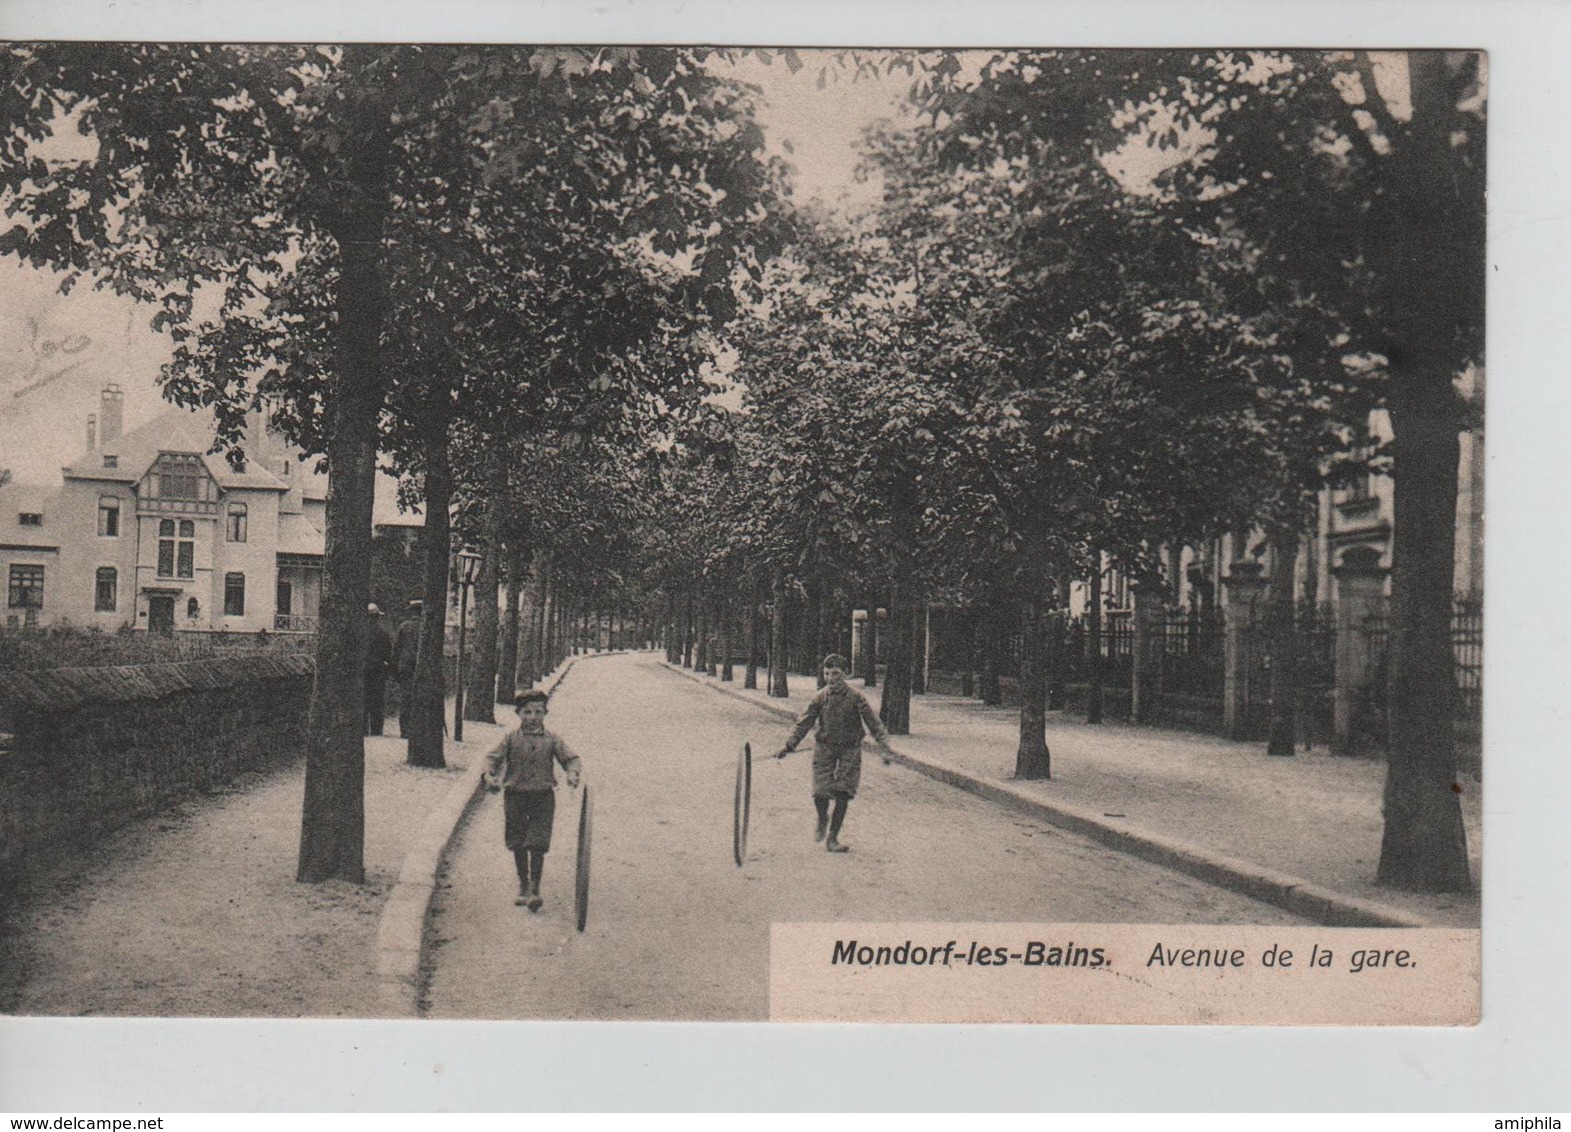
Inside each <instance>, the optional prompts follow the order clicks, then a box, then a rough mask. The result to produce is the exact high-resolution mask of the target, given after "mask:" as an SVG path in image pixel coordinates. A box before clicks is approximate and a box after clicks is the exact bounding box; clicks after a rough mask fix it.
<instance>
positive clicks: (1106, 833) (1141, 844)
mask: <svg viewBox="0 0 1571 1132" xmlns="http://www.w3.org/2000/svg"><path fill="white" fill-rule="evenodd" d="M660 664H661V665H662V666H663V667H665V668H668V669H670V670H671V671H672V672H675V673H677V674H678V675H681V676H685V677H687V678H688V679H689V680H692V681H694V682H695V683H698V684H702V685H704V686H705V687H707V688H711V689H713V690H714V691H716V692H721V693H723V694H725V695H728V696H731V697H733V698H734V699H738V700H741V701H742V702H743V703H746V704H751V705H752V706H753V707H755V708H758V709H759V710H761V711H767V712H769V713H771V714H773V715H777V716H779V717H781V718H782V719H791V720H794V719H796V717H797V714H796V712H794V711H792V710H790V709H789V708H784V707H777V706H775V705H774V704H765V703H759V702H758V701H757V700H756V699H754V698H753V697H752V696H749V695H747V694H746V693H745V692H742V691H739V690H737V689H734V688H727V687H726V686H725V685H723V684H718V683H715V682H713V681H711V680H710V679H709V678H708V677H706V676H701V675H699V674H697V673H693V672H689V671H687V670H686V669H685V668H681V667H679V666H678V665H674V664H671V663H670V662H669V661H664V660H662V661H661V662H660ZM891 750H894V755H895V758H894V761H895V762H897V763H899V764H900V765H902V766H905V767H908V768H910V769H911V770H914V771H916V772H917V773H918V774H923V775H926V776H927V777H928V778H932V779H935V780H937V781H939V782H943V783H946V784H948V785H950V786H955V787H958V788H959V789H961V790H964V791H966V792H967V793H970V794H975V795H976V796H977V797H979V798H985V799H987V800H988V801H990V802H996V803H998V804H999V805H1002V806H1005V807H1007V808H1008V809H1011V810H1013V811H1015V812H1016V813H1019V814H1023V815H1025V816H1026V817H1031V818H1035V819H1037V820H1038V821H1042V822H1046V823H1047V824H1049V825H1053V826H1057V827H1058V828H1059V829H1066V830H1069V831H1070V832H1071V833H1077V834H1079V835H1080V836H1082V837H1088V838H1090V839H1092V840H1093V841H1099V842H1101V843H1102V844H1103V845H1106V846H1108V847H1110V848H1113V849H1117V850H1118V851H1119V852H1121V853H1127V854H1129V855H1130V856H1132V857H1139V858H1141V859H1142V860H1146V861H1151V862H1153V863H1155V864H1158V865H1163V866H1165V867H1167V868H1170V869H1172V870H1174V871H1175V872H1180V873H1185V874H1187V875H1189V876H1192V877H1196V878H1198V879H1199V880H1203V881H1205V882H1207V883H1208V884H1214V885H1217V886H1218V887H1221V888H1227V889H1231V890H1232V891H1234V892H1237V893H1240V894H1241V895H1244V896H1248V897H1251V898H1252V899H1255V900H1259V901H1261V902H1262V903H1265V904H1274V905H1276V906H1277V907H1278V908H1282V909H1285V910H1286V911H1288V912H1291V913H1293V915H1295V916H1302V917H1304V918H1305V919H1306V920H1312V921H1314V922H1315V923H1318V924H1324V925H1326V926H1327V927H1378V928H1422V927H1428V926H1429V922H1428V921H1427V920H1424V919H1422V918H1421V917H1418V916H1414V915H1413V914H1412V913H1410V912H1405V911H1403V910H1402V909H1400V908H1392V907H1389V906H1387V905H1384V904H1378V903H1376V902H1374V901H1371V900H1360V899H1359V898H1357V897H1354V896H1347V895H1344V894H1342V893H1340V892H1336V891H1333V890H1332V889H1329V888H1323V887H1321V886H1320V885H1316V884H1311V883H1310V882H1309V881H1306V880H1303V879H1302V878H1300V877H1295V876H1292V875H1290V874H1288V873H1284V872H1279V871H1277V870H1276V869H1271V868H1267V867H1266V866H1264V865H1257V864H1255V863H1254V862H1252V861H1245V860H1241V859H1240V858H1237V857H1228V856H1226V855H1224V854H1220V853H1215V852H1213V851H1211V850H1210V849H1205V848H1202V847H1200V846H1198V845H1194V844H1191V843H1189V842H1185V841H1179V840H1176V839H1174V838H1170V837H1161V836H1158V835H1156V834H1152V833H1142V832H1140V831H1138V830H1133V829H1129V828H1128V827H1125V826H1117V825H1111V824H1109V823H1108V822H1107V821H1105V820H1103V818H1102V817H1101V816H1100V815H1098V814H1095V813H1092V812H1091V811H1089V810H1084V809H1081V808H1080V807H1078V806H1072V805H1069V804H1068V803H1066V802H1053V801H1048V800H1047V799H1044V798H1039V797H1037V796H1036V795H1034V794H1030V793H1027V792H1026V791H1024V790H1021V789H1019V788H1017V787H1014V786H1010V785H1009V784H1008V783H1006V782H999V781H993V780H989V779H985V778H978V777H977V776H976V775H974V774H971V773H969V772H967V771H963V770H959V769H957V768H955V767H952V766H947V765H945V764H943V763H940V762H935V761H933V760H931V759H925V758H918V757H917V756H915V755H908V754H904V753H902V752H901V751H899V750H896V749H894V748H893V747H891Z"/></svg>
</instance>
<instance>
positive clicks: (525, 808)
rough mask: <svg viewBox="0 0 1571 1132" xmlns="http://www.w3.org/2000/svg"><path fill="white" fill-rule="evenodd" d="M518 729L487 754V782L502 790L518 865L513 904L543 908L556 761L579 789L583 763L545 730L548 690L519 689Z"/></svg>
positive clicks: (506, 828) (571, 784)
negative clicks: (542, 877)
mask: <svg viewBox="0 0 1571 1132" xmlns="http://www.w3.org/2000/svg"><path fill="white" fill-rule="evenodd" d="M513 703H514V704H515V705H516V706H517V708H518V730H517V731H514V732H511V733H510V734H509V735H508V736H507V738H506V739H504V740H502V745H501V746H500V747H498V748H497V749H496V750H495V751H493V752H492V753H491V754H490V755H488V756H487V757H486V773H485V782H486V789H487V790H488V791H489V792H491V793H493V794H494V793H496V792H497V791H498V790H502V791H504V793H503V795H502V813H503V822H504V825H503V836H504V838H505V839H506V841H507V847H508V848H509V849H511V850H512V851H513V862H514V864H515V865H516V866H517V869H518V896H517V897H516V898H514V900H513V903H514V904H527V905H528V906H529V910H530V911H531V912H538V911H540V906H541V905H542V904H543V903H545V902H544V901H543V900H541V898H540V871H541V869H542V868H543V867H544V866H545V855H546V854H547V853H548V852H550V850H551V823H552V821H553V820H554V819H555V817H556V764H557V763H560V764H561V765H562V769H563V770H565V771H566V772H567V785H568V786H569V787H570V788H571V789H574V790H576V789H578V780H579V777H580V776H581V775H582V773H583V763H582V762H581V761H580V760H579V758H578V756H577V755H575V754H573V752H572V751H571V750H569V749H568V746H567V744H566V743H564V742H563V741H562V740H561V738H560V737H558V736H556V735H553V734H551V732H549V731H547V730H546V729H545V713H546V694H545V693H544V692H541V691H538V690H531V691H527V692H520V693H518V696H517V698H516V699H514V701H513Z"/></svg>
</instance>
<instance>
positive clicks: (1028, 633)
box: [1015, 589, 1053, 778]
mask: <svg viewBox="0 0 1571 1132" xmlns="http://www.w3.org/2000/svg"><path fill="white" fill-rule="evenodd" d="M1049 601H1050V597H1049V594H1048V593H1047V592H1045V591H1043V590H1040V589H1033V590H1032V591H1031V592H1030V593H1028V594H1027V595H1026V596H1025V598H1024V599H1023V600H1022V601H1021V603H1020V743H1019V745H1018V746H1017V747H1016V748H1015V777H1016V778H1051V777H1053V773H1052V771H1053V764H1052V757H1051V755H1050V754H1049V752H1048V749H1047V625H1048V618H1049V616H1050V614H1049V613H1048V602H1049Z"/></svg>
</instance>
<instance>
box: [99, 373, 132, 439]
mask: <svg viewBox="0 0 1571 1132" xmlns="http://www.w3.org/2000/svg"><path fill="white" fill-rule="evenodd" d="M124 423H125V394H124V393H122V392H121V391H120V387H119V386H118V385H116V384H115V383H114V382H110V383H109V384H108V385H106V386H104V391H103V393H102V394H100V395H99V399H98V443H99V444H100V445H105V446H107V445H110V444H113V443H114V442H115V441H117V440H119V439H120V428H121V426H122V425H123V424H124Z"/></svg>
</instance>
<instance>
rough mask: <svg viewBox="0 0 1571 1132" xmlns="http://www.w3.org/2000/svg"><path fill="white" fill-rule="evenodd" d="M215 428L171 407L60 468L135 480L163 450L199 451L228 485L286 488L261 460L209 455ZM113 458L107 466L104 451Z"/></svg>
mask: <svg viewBox="0 0 1571 1132" xmlns="http://www.w3.org/2000/svg"><path fill="white" fill-rule="evenodd" d="M215 431H216V429H215V427H214V426H213V424H212V423H211V422H208V421H205V420H203V419H202V418H201V417H199V416H197V414H195V413H192V412H188V411H187V410H185V409H167V410H165V411H164V412H162V413H159V414H158V415H157V416H156V417H154V418H153V419H152V420H150V421H148V422H147V423H146V424H144V425H141V426H140V427H138V428H134V429H132V430H131V431H130V432H128V433H126V434H125V435H124V436H121V437H118V438H117V439H115V440H111V441H108V442H106V443H104V444H103V445H101V446H100V447H99V448H97V449H93V450H89V451H87V452H83V453H82V454H81V455H80V456H78V457H77V458H76V459H75V460H72V461H71V463H69V464H67V465H66V466H65V467H64V468H63V469H62V471H63V472H64V473H65V476H66V478H67V479H80V480H106V481H109V482H113V483H135V482H136V481H137V480H140V479H141V478H142V476H143V475H145V474H146V473H147V469H148V468H149V467H151V466H152V464H153V461H154V460H156V459H157V458H158V454H159V453H160V452H183V453H190V454H192V455H196V456H200V457H201V459H202V464H203V466H204V467H205V468H206V469H207V472H208V474H209V475H211V476H212V477H213V479H214V480H216V481H217V482H218V486H219V487H220V488H222V489H223V490H225V491H234V490H240V489H250V490H253V491H287V490H289V489H288V487H287V485H285V484H284V482H283V481H282V480H280V479H279V478H278V477H277V476H275V475H273V474H272V473H271V472H269V471H268V470H267V469H266V468H263V467H262V466H261V465H259V464H251V465H249V466H248V467H247V468H246V470H245V471H243V472H237V471H235V470H234V469H233V468H231V467H230V466H229V464H228V462H227V461H226V460H224V459H223V458H222V457H220V456H215V455H210V454H209V453H208V449H209V448H211V447H212V446H213V436H214V433H215ZM106 456H112V457H114V458H115V466H114V467H112V468H106V467H105V466H104V457H106Z"/></svg>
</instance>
